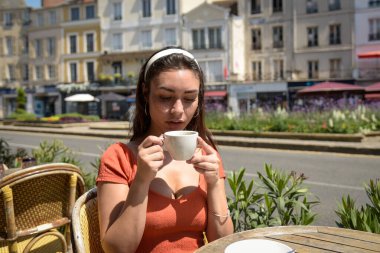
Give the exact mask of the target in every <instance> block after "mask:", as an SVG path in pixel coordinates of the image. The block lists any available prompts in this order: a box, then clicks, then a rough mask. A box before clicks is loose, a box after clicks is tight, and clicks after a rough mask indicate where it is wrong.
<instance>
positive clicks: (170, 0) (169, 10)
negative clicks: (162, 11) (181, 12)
mask: <svg viewBox="0 0 380 253" xmlns="http://www.w3.org/2000/svg"><path fill="white" fill-rule="evenodd" d="M176 12H177V11H176V0H166V15H174V14H176Z"/></svg>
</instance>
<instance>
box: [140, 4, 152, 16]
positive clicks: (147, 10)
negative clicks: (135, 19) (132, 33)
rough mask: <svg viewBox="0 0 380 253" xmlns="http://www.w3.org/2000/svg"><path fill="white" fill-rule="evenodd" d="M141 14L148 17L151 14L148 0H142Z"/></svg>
mask: <svg viewBox="0 0 380 253" xmlns="http://www.w3.org/2000/svg"><path fill="white" fill-rule="evenodd" d="M142 15H143V17H144V18H148V17H151V16H152V10H151V1H150V0H142Z"/></svg>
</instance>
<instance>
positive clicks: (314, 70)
mask: <svg viewBox="0 0 380 253" xmlns="http://www.w3.org/2000/svg"><path fill="white" fill-rule="evenodd" d="M318 71H319V63H318V61H308V62H307V77H308V78H309V79H317V78H318Z"/></svg>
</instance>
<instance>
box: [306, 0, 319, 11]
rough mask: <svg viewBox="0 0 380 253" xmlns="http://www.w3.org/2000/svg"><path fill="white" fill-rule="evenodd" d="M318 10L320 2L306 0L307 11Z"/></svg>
mask: <svg viewBox="0 0 380 253" xmlns="http://www.w3.org/2000/svg"><path fill="white" fill-rule="evenodd" d="M317 12H318V4H317V0H307V2H306V13H308V14H311V13H317Z"/></svg>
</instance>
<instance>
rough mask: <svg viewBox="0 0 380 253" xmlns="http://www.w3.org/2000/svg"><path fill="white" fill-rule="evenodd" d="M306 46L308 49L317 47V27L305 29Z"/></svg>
mask: <svg viewBox="0 0 380 253" xmlns="http://www.w3.org/2000/svg"><path fill="white" fill-rule="evenodd" d="M307 46H308V47H316V46H318V27H308V28H307Z"/></svg>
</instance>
